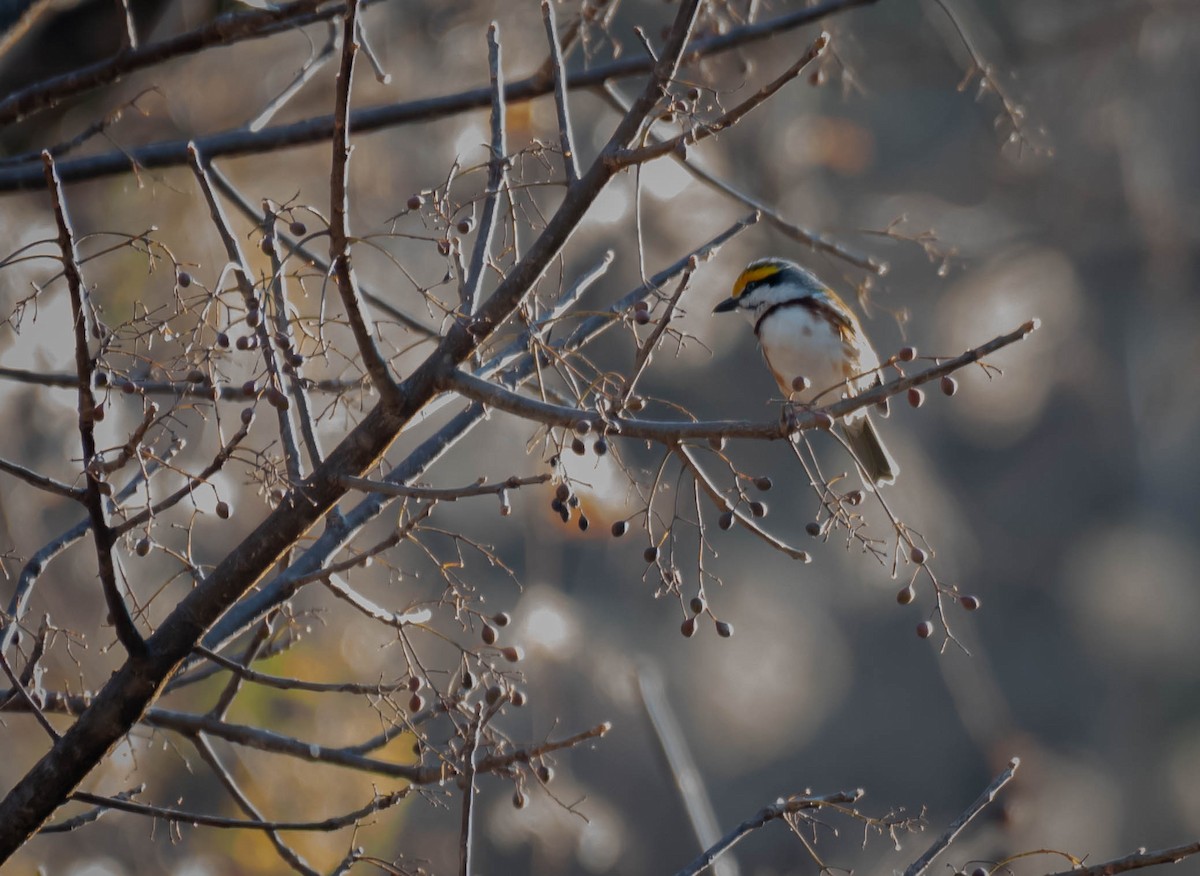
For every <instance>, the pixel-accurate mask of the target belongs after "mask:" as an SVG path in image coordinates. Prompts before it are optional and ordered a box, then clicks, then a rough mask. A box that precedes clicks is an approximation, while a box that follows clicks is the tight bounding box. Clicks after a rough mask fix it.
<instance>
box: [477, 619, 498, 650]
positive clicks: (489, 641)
mask: <svg viewBox="0 0 1200 876" xmlns="http://www.w3.org/2000/svg"><path fill="white" fill-rule="evenodd" d="M499 637H500V634H499V633H498V632H496V628H495V627H494V626H492V625H491V624H484V625H483V630H481V631H480V634H479V638H481V639H483V644H485V645H494V644H496V639H498V638H499Z"/></svg>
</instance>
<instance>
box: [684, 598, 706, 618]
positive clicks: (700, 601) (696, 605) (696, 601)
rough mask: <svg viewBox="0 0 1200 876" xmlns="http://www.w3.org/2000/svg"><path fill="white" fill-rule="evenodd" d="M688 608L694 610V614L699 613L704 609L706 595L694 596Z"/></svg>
mask: <svg viewBox="0 0 1200 876" xmlns="http://www.w3.org/2000/svg"><path fill="white" fill-rule="evenodd" d="M688 608H690V609H691V610H692V614H699V613H700V612H702V611H704V597H703V596H693V597H692V601H691V602H690V603H688Z"/></svg>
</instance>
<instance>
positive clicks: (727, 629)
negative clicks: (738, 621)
mask: <svg viewBox="0 0 1200 876" xmlns="http://www.w3.org/2000/svg"><path fill="white" fill-rule="evenodd" d="M717 635H718V636H720V637H721V638H722V639H728V638H729V637H730V636H732V635H733V624H729V623H726V622H725V621H717Z"/></svg>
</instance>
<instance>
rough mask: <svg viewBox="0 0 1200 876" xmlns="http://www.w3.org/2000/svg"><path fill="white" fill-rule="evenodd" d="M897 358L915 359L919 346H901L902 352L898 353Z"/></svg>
mask: <svg viewBox="0 0 1200 876" xmlns="http://www.w3.org/2000/svg"><path fill="white" fill-rule="evenodd" d="M896 358H897V359H899V360H900V361H901V362H911V361H912V360H913V359H915V358H917V348H916V347H901V348H900V352H899V353H897V354H896Z"/></svg>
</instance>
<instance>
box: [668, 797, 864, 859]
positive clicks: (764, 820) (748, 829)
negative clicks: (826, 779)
mask: <svg viewBox="0 0 1200 876" xmlns="http://www.w3.org/2000/svg"><path fill="white" fill-rule="evenodd" d="M862 795H863V792H862V789H858V790H855V791H839V792H837V793H834V794H822V795H820V796H816V797H814V796H809V795H805V796H803V797H789V798H787V799H786V800H780V801H778V802H777V803H775V804H774V805H772V806H767V807H766V808H765V809H760V810H759V811H758V813H757V814H756V815H755V816H754V817H753V818H748V819H746V820H745V821H743V822H742V823H741V824H739V825H738V826H737V827H735V828H734V829H733V830H731V831H730V832H729V833H727V834H726V835H725V836H723V837H722V838H721V839H720V840H718V841H717V842H716V843H715V844H713V845H712V846H710V847H709V848H707V849H705V850H704V851H703V852H702V853H701V854H700V855H699V857H697V858H696V859H695V860H694V861H692V862H691V863H690V864H688V865H687V866H686V867H684V868H683V869H682V870H680V871H679V872H678V873H676V874H675V876H697V874H699V873H703V872H704V871H705V870H707V869H708V868H709V867H710V866H712V863H713V862H714V861H715V860H716V859H717V858H719V857H720V856H721V855H723V854H724V853H725V852H727V851H729V850H730V849H731V848H733V847H734V846H735V845H737V843H738V842H740V841H741V840H742V839H744V838H745V837H746V836H747V835H748V834H751V833H753V832H754V831H756V830H758V829H759V828H761V827H765V826H766V825H768V824H770V823H771V822H772V821H776V820H778V819H781V818H784V817H786V816H788V815H793V814H795V813H797V812H804V811H806V810H809V809H821V808H823V807H825V806H840V805H844V804H853V803H856V802H858V800H859V798H861V797H862Z"/></svg>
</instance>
